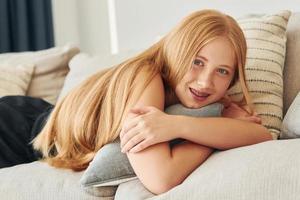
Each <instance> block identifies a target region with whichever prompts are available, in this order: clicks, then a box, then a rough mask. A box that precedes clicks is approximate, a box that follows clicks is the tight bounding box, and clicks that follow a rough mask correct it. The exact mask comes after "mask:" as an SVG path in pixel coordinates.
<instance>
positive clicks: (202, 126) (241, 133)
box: [176, 115, 272, 150]
mask: <svg viewBox="0 0 300 200" xmlns="http://www.w3.org/2000/svg"><path fill="white" fill-rule="evenodd" d="M176 118H177V121H178V122H177V123H178V124H180V126H179V127H178V137H180V138H184V139H186V140H189V141H192V142H195V143H197V144H202V145H205V146H208V147H211V148H214V149H220V150H226V149H231V148H236V147H240V146H246V145H251V144H256V143H260V142H264V141H268V140H272V136H271V134H270V132H269V131H268V129H266V128H265V127H264V126H262V125H260V124H256V123H251V122H246V121H242V120H237V119H231V118H195V117H188V116H179V115H178V116H176Z"/></svg>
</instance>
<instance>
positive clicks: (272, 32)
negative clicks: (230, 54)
mask: <svg viewBox="0 0 300 200" xmlns="http://www.w3.org/2000/svg"><path fill="white" fill-rule="evenodd" d="M290 14H291V12H290V11H281V12H279V13H277V14H273V15H251V16H247V17H243V18H240V19H238V20H237V21H238V23H239V24H240V26H241V28H242V30H243V32H244V34H245V37H246V41H247V46H248V50H247V60H246V69H245V70H246V71H245V75H246V82H247V85H248V89H249V91H250V95H251V96H252V100H253V104H254V108H255V111H256V112H257V113H258V114H259V115H260V117H261V118H262V124H263V125H264V126H265V127H266V128H268V129H269V131H270V132H271V134H272V136H273V139H277V138H278V136H279V133H280V130H281V122H282V107H283V106H282V104H283V96H282V95H283V78H282V72H283V67H284V59H285V50H286V27H287V23H288V19H289V17H290ZM228 95H229V96H230V97H231V98H232V99H233V100H234V101H239V100H241V99H242V92H241V88H240V86H239V85H238V84H237V85H235V86H233V87H232V88H231V89H230V90H229V91H228Z"/></svg>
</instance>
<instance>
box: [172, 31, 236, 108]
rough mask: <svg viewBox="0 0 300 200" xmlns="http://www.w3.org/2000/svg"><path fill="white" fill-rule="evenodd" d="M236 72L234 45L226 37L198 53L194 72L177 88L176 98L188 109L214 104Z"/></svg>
mask: <svg viewBox="0 0 300 200" xmlns="http://www.w3.org/2000/svg"><path fill="white" fill-rule="evenodd" d="M235 70H236V69H235V56H234V51H233V49H232V46H231V44H230V43H229V41H228V39H226V38H225V37H219V38H216V39H215V40H213V41H211V42H209V43H208V44H207V45H205V46H204V47H203V48H202V49H201V50H200V51H199V53H198V54H197V56H196V58H195V59H194V61H193V63H192V66H191V69H190V70H189V71H188V72H187V73H186V74H185V75H184V77H183V79H182V80H181V81H180V82H179V83H178V84H177V86H176V88H175V93H176V96H177V98H178V100H179V101H180V102H181V103H182V104H183V105H185V106H186V107H189V108H200V107H202V106H205V105H208V104H211V103H214V102H216V101H218V100H220V99H221V98H222V97H224V95H225V93H226V91H227V89H228V87H229V85H230V82H231V80H232V79H233V76H234V73H235Z"/></svg>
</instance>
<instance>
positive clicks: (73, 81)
mask: <svg viewBox="0 0 300 200" xmlns="http://www.w3.org/2000/svg"><path fill="white" fill-rule="evenodd" d="M138 52H139V51H127V52H124V53H120V54H117V55H108V54H101V55H97V56H90V55H88V54H86V53H79V54H77V55H76V56H74V58H72V60H71V61H70V63H69V66H70V72H69V73H68V75H67V76H66V80H65V83H64V86H63V88H62V91H61V93H60V95H59V99H61V98H62V97H64V96H65V95H66V94H67V93H68V92H69V91H70V90H71V89H73V88H74V87H75V86H77V85H78V84H79V83H81V82H82V81H83V80H85V79H86V78H88V77H89V76H91V75H92V74H94V73H96V72H97V71H99V70H102V69H105V68H107V67H112V66H113V65H116V64H119V63H121V62H123V61H124V60H126V59H127V58H129V57H131V56H133V55H135V54H137V53H138Z"/></svg>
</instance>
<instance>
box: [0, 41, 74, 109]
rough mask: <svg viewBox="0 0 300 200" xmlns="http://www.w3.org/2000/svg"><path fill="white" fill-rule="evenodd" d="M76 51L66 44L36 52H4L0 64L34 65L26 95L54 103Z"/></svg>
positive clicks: (0, 57)
mask: <svg viewBox="0 0 300 200" xmlns="http://www.w3.org/2000/svg"><path fill="white" fill-rule="evenodd" d="M78 52H79V49H78V48H77V47H74V46H71V45H66V46H64V47H54V48H51V49H47V50H41V51H36V52H20V53H5V54H1V55H0V65H7V66H18V65H20V64H26V65H34V66H35V70H34V74H33V75H32V80H31V83H30V85H29V87H28V90H27V92H26V95H28V96H33V97H38V98H43V99H44V100H46V101H48V102H49V103H52V104H55V102H56V99H57V97H58V95H59V93H60V90H61V88H62V86H63V84H64V79H65V76H66V74H67V73H68V71H69V67H68V62H69V60H70V59H71V58H72V57H73V56H74V55H75V54H77V53H78Z"/></svg>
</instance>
